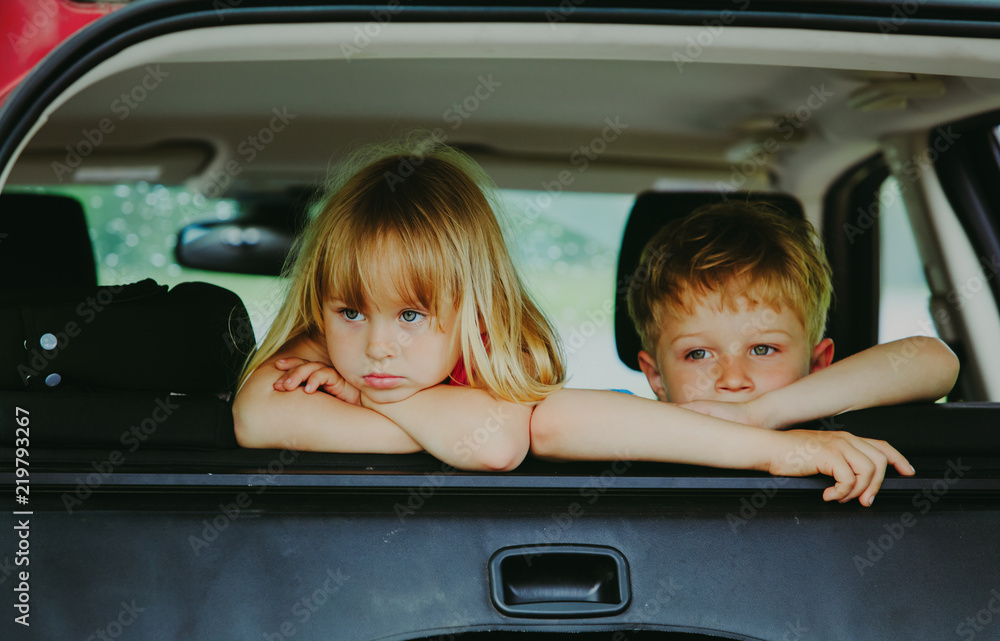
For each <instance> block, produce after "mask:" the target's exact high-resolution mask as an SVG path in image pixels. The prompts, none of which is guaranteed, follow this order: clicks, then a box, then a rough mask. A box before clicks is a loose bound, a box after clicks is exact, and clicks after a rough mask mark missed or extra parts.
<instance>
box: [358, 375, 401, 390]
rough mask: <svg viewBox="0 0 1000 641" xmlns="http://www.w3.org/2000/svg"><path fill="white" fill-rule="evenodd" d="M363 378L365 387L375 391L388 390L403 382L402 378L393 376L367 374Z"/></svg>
mask: <svg viewBox="0 0 1000 641" xmlns="http://www.w3.org/2000/svg"><path fill="white" fill-rule="evenodd" d="M363 378H364V381H365V385H368V386H369V387H374V388H376V389H389V388H390V387H395V386H396V385H399V384H400V383H401V382H403V377H402V376H393V375H392V374H368V375H367V376H365V377H363Z"/></svg>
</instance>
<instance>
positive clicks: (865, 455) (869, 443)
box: [767, 430, 915, 506]
mask: <svg viewBox="0 0 1000 641" xmlns="http://www.w3.org/2000/svg"><path fill="white" fill-rule="evenodd" d="M778 434H780V435H781V436H782V437H787V438H786V440H785V442H786V443H787V444H786V445H784V446H783V447H782V448H780V451H779V452H776V456H775V458H774V459H773V460H772V461H771V463H770V464H769V465H768V467H767V471H768V472H770V473H771V474H775V475H778V476H809V475H812V474H817V473H818V474H826V475H828V476H832V477H833V478H834V479H836V481H837V482H836V484H834V485H833V486H831V487H828V488H826V490H824V491H823V500H824V501H839V502H840V503H846V502H847V501H850V500H851V499H854V498H857V499H858V500H859V501H860V502H861V504H862V505H866V506H868V505H871V504H872V502H873V501H874V500H875V494H876V493H878V490H879V488H880V487H882V479H883V478H884V477H885V468H886V465H892V466H893V467H895V468H896V470H897V471H898V472H899V473H900V474H903V475H905V476H912V475H913V474H915V471H914V469H913V466H912V465H910V463H909V462H908V461H907V460H906V458H905V457H904V456H903V455H902V454H900V453H899V452H898V451H897V450H896V449H895V448H894V447H892V446H891V445H889V444H888V443H886V442H885V441H877V440H875V439H870V438H862V437H859V436H854V435H853V434H849V433H847V432H817V431H812V430H790V431H788V432H780V433H776V435H778Z"/></svg>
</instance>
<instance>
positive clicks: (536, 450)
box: [530, 411, 560, 459]
mask: <svg viewBox="0 0 1000 641" xmlns="http://www.w3.org/2000/svg"><path fill="white" fill-rule="evenodd" d="M530 433H531V446H530V450H531V454H532V455H533V456H536V457H538V458H543V459H552V458H557V453H558V451H559V440H560V433H559V425H558V423H556V422H554V421H550V420H548V413H547V412H544V411H540V412H533V413H532V415H531V431H530Z"/></svg>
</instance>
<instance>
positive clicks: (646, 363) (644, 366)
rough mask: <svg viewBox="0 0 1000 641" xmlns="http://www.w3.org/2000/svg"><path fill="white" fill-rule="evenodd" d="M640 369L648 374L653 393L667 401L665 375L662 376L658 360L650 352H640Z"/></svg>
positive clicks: (647, 378) (647, 377)
mask: <svg viewBox="0 0 1000 641" xmlns="http://www.w3.org/2000/svg"><path fill="white" fill-rule="evenodd" d="M639 369H641V370H642V373H643V374H645V375H646V380H647V381H649V386H650V387H651V388H652V389H653V393H654V394H656V398H658V399H659V400H661V401H663V402H666V401H667V390H666V388H665V387H664V386H663V377H662V376H660V370H659V368H658V367H657V366H656V360H654V359H653V357H652V356H650V355H649V352H647V351H644V350H643V351H640V352H639Z"/></svg>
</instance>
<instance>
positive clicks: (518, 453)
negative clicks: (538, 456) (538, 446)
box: [467, 425, 531, 472]
mask: <svg viewBox="0 0 1000 641" xmlns="http://www.w3.org/2000/svg"><path fill="white" fill-rule="evenodd" d="M497 435H498V436H499V433H498V434H497ZM530 446H531V443H530V439H529V435H528V426H527V425H525V428H524V430H523V431H521V430H518V431H517V432H516V433H505V434H503V438H495V439H490V440H489V441H487V442H486V443H484V444H483V446H482V447H479V448H478V449H473V448H469V449H468V450H467V452H469V453H471V454H472V456H471V457H470V458H471V461H470V468H472V469H475V470H477V471H481V472H510V471H511V470H513V469H515V468H517V466H519V465H520V464H521V463H522V462H523V461H524V459H525V457H527V456H528V451H529V449H530Z"/></svg>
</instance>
